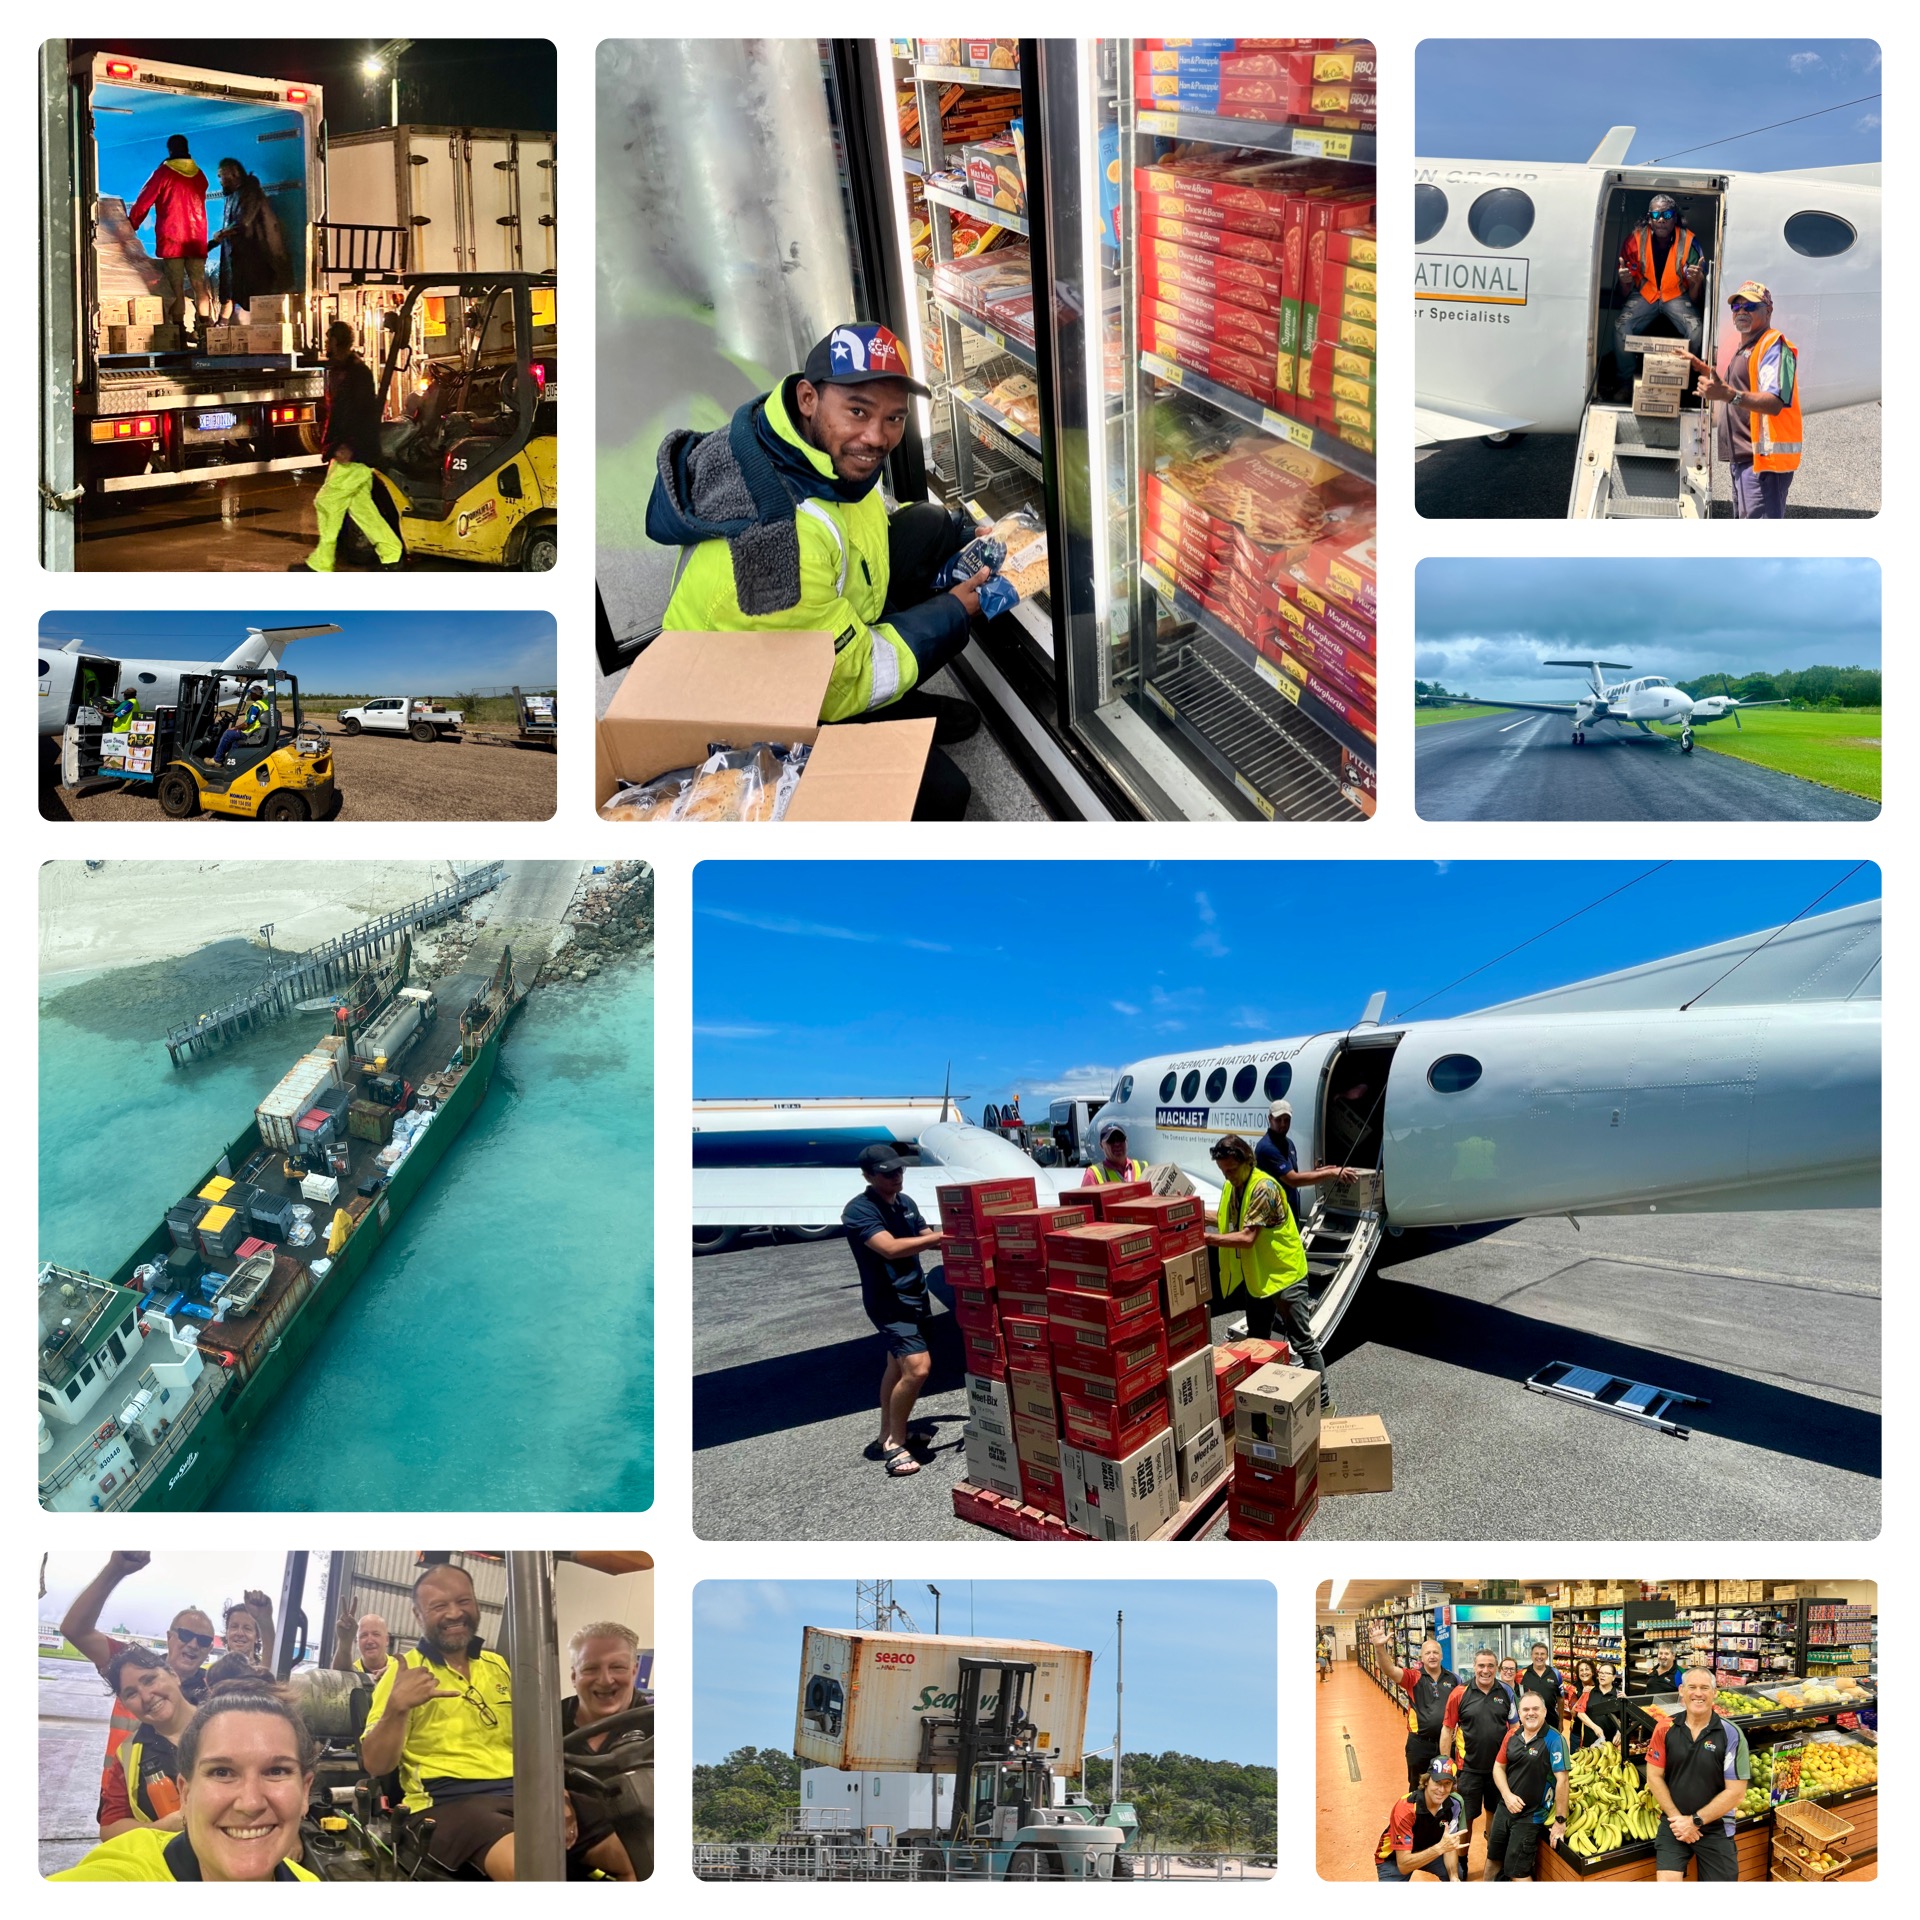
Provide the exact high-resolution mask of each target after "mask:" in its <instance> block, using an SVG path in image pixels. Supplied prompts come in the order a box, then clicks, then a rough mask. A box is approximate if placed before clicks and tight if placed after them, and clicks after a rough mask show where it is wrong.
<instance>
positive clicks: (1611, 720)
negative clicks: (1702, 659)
mask: <svg viewBox="0 0 1920 1920" xmlns="http://www.w3.org/2000/svg"><path fill="white" fill-rule="evenodd" d="M1540 664H1541V665H1542V666H1543V667H1584V668H1586V670H1587V684H1588V686H1589V687H1591V688H1592V692H1590V693H1588V694H1586V695H1584V696H1583V697H1582V698H1581V699H1579V700H1576V701H1573V702H1571V703H1568V702H1565V701H1559V702H1555V701H1549V700H1474V701H1472V702H1467V701H1465V700H1462V701H1460V702H1459V703H1458V704H1460V705H1468V704H1471V705H1473V706H1476V707H1503V708H1505V709H1506V710H1507V711H1508V712H1511V713H1564V714H1568V715H1570V716H1571V717H1572V720H1573V744H1574V745H1575V746H1576V747H1584V746H1585V745H1586V744H1587V730H1588V728H1590V727H1595V726H1600V725H1606V726H1612V727H1638V728H1639V729H1640V731H1641V732H1642V733H1644V734H1646V735H1647V737H1648V738H1649V739H1652V738H1654V737H1655V736H1654V732H1653V729H1654V728H1655V727H1678V728H1679V729H1680V751H1681V752H1682V753H1691V752H1692V751H1693V730H1694V728H1695V727H1704V726H1709V725H1711V724H1712V722H1714V721H1715V720H1731V721H1732V722H1733V724H1734V726H1735V727H1736V728H1738V726H1739V725H1740V709H1741V708H1742V707H1787V706H1791V705H1792V704H1793V703H1792V701H1790V700H1736V699H1735V698H1734V697H1733V695H1732V694H1729V693H1714V694H1702V695H1700V696H1698V697H1696V696H1695V695H1693V694H1690V693H1688V692H1687V691H1686V690H1685V689H1684V688H1682V687H1676V686H1675V685H1674V684H1673V682H1672V681H1671V680H1663V679H1661V677H1660V676H1659V675H1658V674H1657V673H1645V674H1642V675H1641V676H1640V677H1639V678H1638V679H1637V680H1616V681H1614V682H1613V684H1612V685H1611V686H1609V685H1608V684H1607V682H1606V681H1605V680H1604V679H1602V678H1601V670H1602V669H1603V668H1604V669H1606V670H1607V671H1609V672H1613V673H1631V672H1632V671H1633V668H1632V667H1631V666H1629V665H1628V664H1627V662H1626V661H1624V660H1542V661H1541V662H1540Z"/></svg>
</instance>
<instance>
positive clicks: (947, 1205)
mask: <svg viewBox="0 0 1920 1920" xmlns="http://www.w3.org/2000/svg"><path fill="white" fill-rule="evenodd" d="M933 1192H934V1198H935V1200H936V1201H937V1202H938V1203H939V1207H940V1226H941V1230H942V1231H943V1232H946V1233H952V1234H958V1235H960V1236H961V1237H962V1238H963V1239H972V1240H987V1241H988V1244H989V1245H991V1241H990V1240H989V1239H988V1234H987V1230H986V1222H987V1221H988V1219H989V1218H990V1217H991V1216H992V1215H994V1214H996V1213H1011V1212H1012V1211H1013V1210H1014V1209H1015V1208H1016V1207H1031V1206H1032V1205H1033V1204H1034V1187H1033V1182H1032V1181H1031V1180H966V1181H958V1182H955V1183H954V1184H952V1185H950V1186H939V1187H935V1188H934V1190H933Z"/></svg>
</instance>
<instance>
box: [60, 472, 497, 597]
mask: <svg viewBox="0 0 1920 1920" xmlns="http://www.w3.org/2000/svg"><path fill="white" fill-rule="evenodd" d="M321 476H322V469H321V468H319V467H314V468H312V469H311V470H304V469H303V470H301V471H298V472H294V473H263V474H254V475H250V476H248V477H246V478H244V479H238V480H228V481H225V482H220V481H213V480H208V481H204V482H201V483H200V484H197V485H195V486H191V487H179V488H173V487H169V488H165V489H163V490H159V491H155V492H146V491H144V490H141V491H135V492H133V493H116V494H111V495H106V496H103V497H102V500H101V501H100V502H98V503H94V504H91V505H90V506H89V508H88V510H87V512H86V513H85V514H84V515H83V516H82V518H81V520H80V523H79V525H78V526H77V527H76V528H75V529H74V533H75V539H74V560H73V565H74V571H75V572H76V573H155V572H163V571H164V572H173V571H178V572H183V573H284V572H285V571H286V569H287V567H288V566H289V564H290V563H292V562H294V561H296V560H304V559H305V558H306V556H307V555H308V554H309V553H310V552H312V550H313V543H314V541H315V539H316V538H317V537H318V533H317V529H316V523H315V520H314V517H313V496H314V495H315V493H317V492H318V491H319V488H320V480H321ZM109 502H111V504H108V503H109ZM345 544H346V542H345V541H344V540H343V541H342V546H343V547H344V546H345ZM407 570H408V571H409V572H422V573H464V574H471V573H477V572H485V571H489V569H485V568H476V567H470V566H463V565H462V564H461V563H460V562H459V561H457V560H424V559H413V560H409V561H408V563H407ZM340 571H341V572H343V573H346V572H367V573H375V572H378V571H379V569H378V568H377V566H376V565H375V564H374V561H373V558H372V556H371V555H370V554H369V555H367V556H366V558H365V564H364V566H361V567H351V566H349V565H348V563H347V562H346V560H345V559H344V558H343V559H342V560H341V562H340Z"/></svg>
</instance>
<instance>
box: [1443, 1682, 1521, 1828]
mask: <svg viewBox="0 0 1920 1920" xmlns="http://www.w3.org/2000/svg"><path fill="white" fill-rule="evenodd" d="M1512 1724H1513V1698H1512V1696H1511V1695H1510V1694H1509V1693H1508V1692H1507V1690H1506V1688H1505V1687H1503V1686H1502V1685H1501V1684H1500V1662H1499V1659H1498V1658H1497V1657H1496V1655H1495V1654H1494V1651H1493V1649H1492V1648H1491V1647H1482V1648H1481V1649H1480V1651H1479V1652H1478V1653H1476V1654H1475V1655H1474V1656H1473V1678H1472V1679H1471V1680H1469V1681H1468V1682H1467V1683H1466V1684H1465V1685H1464V1686H1458V1687H1455V1688H1454V1690H1453V1691H1452V1693H1450V1694H1449V1695H1448V1696H1447V1710H1446V1713H1445V1714H1444V1715H1443V1716H1442V1718H1441V1722H1440V1751H1441V1752H1442V1753H1449V1752H1451V1751H1452V1749H1453V1746H1454V1743H1455V1741H1456V1739H1457V1740H1458V1743H1459V1749H1460V1781H1459V1792H1460V1801H1461V1804H1462V1806H1464V1807H1465V1808H1466V1816H1467V1831H1468V1832H1469V1833H1471V1832H1472V1830H1473V1823H1474V1822H1475V1821H1476V1820H1477V1819H1478V1818H1479V1817H1480V1809H1481V1808H1482V1807H1485V1808H1486V1810H1487V1815H1488V1818H1489V1821H1491V1818H1492V1815H1493V1811H1494V1808H1495V1807H1496V1806H1497V1805H1498V1804H1499V1801H1498V1798H1497V1796H1496V1795H1495V1793H1494V1790H1493V1763H1494V1762H1495V1761H1496V1760H1498V1759H1499V1757H1500V1743H1501V1742H1502V1741H1503V1740H1504V1739H1505V1738H1506V1737H1507V1729H1508V1727H1510V1726H1511V1725H1512Z"/></svg>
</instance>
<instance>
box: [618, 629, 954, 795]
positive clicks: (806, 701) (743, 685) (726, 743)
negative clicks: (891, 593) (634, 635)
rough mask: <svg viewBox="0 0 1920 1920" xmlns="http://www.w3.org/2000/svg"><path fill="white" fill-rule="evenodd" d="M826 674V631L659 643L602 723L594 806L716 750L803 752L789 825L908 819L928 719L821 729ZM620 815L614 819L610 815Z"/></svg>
mask: <svg viewBox="0 0 1920 1920" xmlns="http://www.w3.org/2000/svg"><path fill="white" fill-rule="evenodd" d="M832 671H833V636H832V635H831V634H827V633H663V634H661V635H660V636H659V637H658V638H657V639H656V640H655V641H654V642H653V644H652V645H651V646H649V647H648V648H647V650H646V651H645V652H644V653H643V654H641V656H640V657H639V659H637V660H636V661H635V662H634V663H633V665H632V666H631V667H629V668H628V669H627V677H626V678H625V679H624V680H623V681H621V683H620V685H619V686H618V688H616V689H615V691H614V695H613V698H612V700H611V701H609V702H608V704H607V711H606V714H605V717H604V718H603V719H602V720H601V721H600V724H599V729H598V734H597V738H596V751H595V766H594V804H595V805H596V806H605V805H606V803H607V802H608V801H609V800H610V799H612V798H613V796H614V794H615V793H616V792H617V791H618V790H619V787H620V783H621V782H622V781H627V782H629V783H632V784H635V785H638V784H640V783H642V782H644V781H648V780H652V779H654V778H655V777H656V776H657V775H659V774H663V773H667V772H670V771H672V769H674V768H675V767H694V766H698V765H699V764H700V762H701V761H703V760H705V759H706V758H707V756H708V755H709V754H710V753H711V752H712V751H713V750H714V749H715V748H716V747H742V748H744V747H752V746H756V745H758V744H759V743H761V742H762V741H764V742H766V743H768V744H769V745H771V746H774V747H779V748H786V747H790V746H792V745H794V744H796V743H801V744H805V745H810V746H811V748H812V753H811V754H810V756H809V757H808V760H807V766H806V771H805V772H804V773H802V774H801V776H800V780H799V784H798V785H797V786H796V788H795V789H794V794H793V799H792V801H791V803H790V804H789V805H788V808H787V811H786V815H785V817H786V818H787V819H789V820H910V819H912V817H913V807H914V801H915V800H916V798H917V797H918V795H919V792H920V780H921V776H922V775H923V774H924V773H925V772H926V765H927V752H928V749H929V748H930V747H931V746H932V745H933V722H932V721H931V720H880V721H875V722H874V723H873V724H872V725H870V726H858V727H831V726H822V725H821V724H820V703H821V701H822V700H823V699H824V698H825V697H826V691H827V679H828V676H829V675H830V674H831V673H832ZM616 817H617V816H616Z"/></svg>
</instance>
